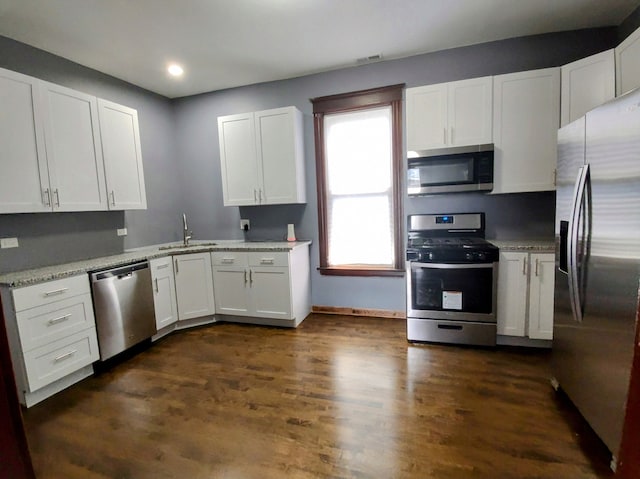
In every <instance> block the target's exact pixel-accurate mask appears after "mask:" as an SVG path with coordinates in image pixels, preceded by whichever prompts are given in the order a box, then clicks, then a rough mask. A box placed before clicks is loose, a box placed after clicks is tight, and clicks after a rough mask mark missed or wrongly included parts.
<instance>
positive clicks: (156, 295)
mask: <svg viewBox="0 0 640 479" xmlns="http://www.w3.org/2000/svg"><path fill="white" fill-rule="evenodd" d="M149 267H150V268H151V281H152V283H153V305H154V308H155V313H156V329H157V330H158V331H160V330H161V329H163V328H166V327H167V326H170V325H172V324H174V323H175V322H177V321H178V303H177V299H176V284H175V280H174V271H173V261H172V260H171V257H170V256H168V257H165V258H156V259H152V260H150V261H149Z"/></svg>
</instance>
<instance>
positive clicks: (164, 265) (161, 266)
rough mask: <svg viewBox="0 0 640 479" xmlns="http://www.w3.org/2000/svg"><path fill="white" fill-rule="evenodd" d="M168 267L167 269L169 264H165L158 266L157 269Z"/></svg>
mask: <svg viewBox="0 0 640 479" xmlns="http://www.w3.org/2000/svg"><path fill="white" fill-rule="evenodd" d="M168 267H169V263H165V264H160V265H158V268H157V269H165V268H168Z"/></svg>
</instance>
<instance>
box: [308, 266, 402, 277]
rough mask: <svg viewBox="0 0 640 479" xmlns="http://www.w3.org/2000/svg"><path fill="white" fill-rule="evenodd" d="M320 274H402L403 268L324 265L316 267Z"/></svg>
mask: <svg viewBox="0 0 640 479" xmlns="http://www.w3.org/2000/svg"><path fill="white" fill-rule="evenodd" d="M318 271H319V272H320V274H322V275H327V276H398V277H400V276H404V274H405V271H404V269H382V268H353V267H336V266H332V267H325V268H318Z"/></svg>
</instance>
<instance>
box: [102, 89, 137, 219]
mask: <svg viewBox="0 0 640 479" xmlns="http://www.w3.org/2000/svg"><path fill="white" fill-rule="evenodd" d="M98 110H99V115H100V135H101V138H102V152H103V155H104V166H105V173H106V179H107V194H108V195H109V209H112V210H130V209H146V208H147V195H146V191H145V185H144V171H143V168H142V152H141V148H140V131H139V127H138V112H137V111H136V110H134V109H132V108H128V107H126V106H123V105H118V104H117V103H113V102H110V101H106V100H102V99H98Z"/></svg>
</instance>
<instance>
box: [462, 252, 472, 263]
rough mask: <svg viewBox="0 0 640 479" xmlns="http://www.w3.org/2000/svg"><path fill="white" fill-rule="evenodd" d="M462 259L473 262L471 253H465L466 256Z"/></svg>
mask: <svg viewBox="0 0 640 479" xmlns="http://www.w3.org/2000/svg"><path fill="white" fill-rule="evenodd" d="M464 257H465V258H466V259H468V260H469V261H472V260H473V253H467V254H465V255H464Z"/></svg>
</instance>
